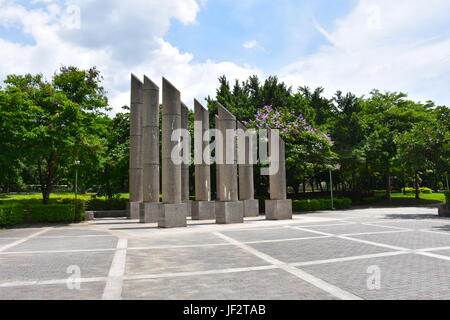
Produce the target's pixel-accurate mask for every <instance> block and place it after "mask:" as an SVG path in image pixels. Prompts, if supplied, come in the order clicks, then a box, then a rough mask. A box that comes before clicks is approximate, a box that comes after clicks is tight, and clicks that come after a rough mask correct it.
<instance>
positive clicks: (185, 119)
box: [181, 102, 192, 217]
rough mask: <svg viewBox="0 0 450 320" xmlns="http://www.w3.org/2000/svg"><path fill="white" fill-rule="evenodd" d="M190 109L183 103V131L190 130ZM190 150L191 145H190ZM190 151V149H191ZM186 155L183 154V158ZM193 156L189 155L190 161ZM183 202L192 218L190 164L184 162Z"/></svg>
mask: <svg viewBox="0 0 450 320" xmlns="http://www.w3.org/2000/svg"><path fill="white" fill-rule="evenodd" d="M188 124H189V108H188V107H187V106H186V105H185V104H184V103H183V102H182V103H181V129H185V130H188ZM189 148H190V145H189ZM189 150H190V149H189ZM184 156H185V155H184V154H183V157H184ZM190 157H191V155H190V154H189V159H190ZM181 201H182V202H183V203H186V204H187V208H188V210H187V216H188V217H191V216H192V202H191V200H190V198H189V164H186V163H184V162H183V164H182V165H181Z"/></svg>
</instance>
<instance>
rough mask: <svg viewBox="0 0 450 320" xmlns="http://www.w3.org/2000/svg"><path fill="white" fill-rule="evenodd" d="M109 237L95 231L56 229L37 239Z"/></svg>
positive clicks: (106, 233) (104, 233)
mask: <svg viewBox="0 0 450 320" xmlns="http://www.w3.org/2000/svg"><path fill="white" fill-rule="evenodd" d="M102 235H105V236H108V235H109V236H111V234H110V233H108V232H103V231H97V230H93V229H72V228H58V229H53V230H50V231H47V232H45V233H43V234H41V235H39V236H38V238H45V237H77V236H102Z"/></svg>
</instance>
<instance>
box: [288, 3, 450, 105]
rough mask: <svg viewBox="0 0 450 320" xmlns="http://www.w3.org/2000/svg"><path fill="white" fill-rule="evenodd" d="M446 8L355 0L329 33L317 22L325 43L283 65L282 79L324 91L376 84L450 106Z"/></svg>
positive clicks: (365, 89) (446, 5) (449, 42)
mask: <svg viewBox="0 0 450 320" xmlns="http://www.w3.org/2000/svg"><path fill="white" fill-rule="evenodd" d="M448 12H450V2H449V1H446V0H416V1H408V0H397V1H390V0H377V1H375V0H360V1H359V2H358V4H357V5H356V7H355V8H354V9H353V10H352V11H351V12H350V13H349V14H348V15H347V16H346V17H344V18H343V19H341V20H339V21H336V23H335V25H334V27H333V28H332V31H326V30H325V29H324V28H322V27H321V26H320V25H319V24H318V23H316V28H317V30H318V31H319V32H320V33H322V34H323V35H324V37H325V38H326V39H327V40H328V42H329V44H327V45H324V46H322V47H321V48H320V49H319V50H318V51H317V52H315V53H314V54H311V55H309V56H306V57H303V58H301V59H299V60H298V61H297V62H294V63H292V64H289V65H287V66H286V67H285V68H284V69H283V70H282V75H281V78H282V80H285V81H286V82H288V83H289V84H292V85H299V84H307V85H309V86H323V87H325V88H326V89H327V92H328V94H333V93H334V92H335V90H338V89H341V90H348V91H352V92H355V93H357V94H365V93H368V92H369V91H370V90H371V89H374V88H378V89H381V90H392V91H404V92H407V93H409V94H410V96H411V97H412V98H415V99H420V100H422V101H425V100H428V99H431V100H435V101H436V102H438V103H440V104H447V105H450V96H449V94H448V83H449V82H450V34H449V33H448V31H447V30H448V29H449V27H450V23H449V22H448V16H447V14H448Z"/></svg>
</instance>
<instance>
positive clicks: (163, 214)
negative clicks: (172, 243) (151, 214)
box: [158, 203, 188, 228]
mask: <svg viewBox="0 0 450 320" xmlns="http://www.w3.org/2000/svg"><path fill="white" fill-rule="evenodd" d="M160 208H161V209H160V211H159V220H158V227H159V228H185V227H187V221H186V215H187V210H188V208H187V203H179V204H161V206H160Z"/></svg>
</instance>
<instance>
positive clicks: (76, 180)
mask: <svg viewBox="0 0 450 320" xmlns="http://www.w3.org/2000/svg"><path fill="white" fill-rule="evenodd" d="M74 165H75V211H76V207H77V196H78V166H79V165H80V161H79V160H75V162H74Z"/></svg>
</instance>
